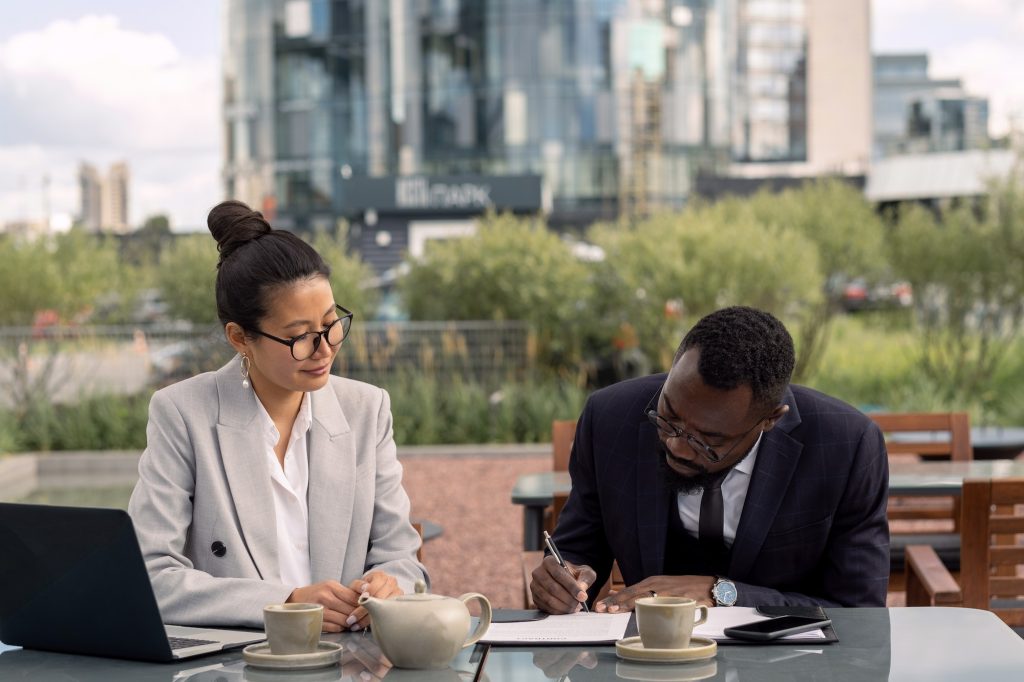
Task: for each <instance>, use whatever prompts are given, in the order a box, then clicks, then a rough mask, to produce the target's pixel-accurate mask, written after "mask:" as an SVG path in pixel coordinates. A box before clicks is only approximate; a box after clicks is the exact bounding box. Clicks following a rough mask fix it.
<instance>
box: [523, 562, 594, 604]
mask: <svg viewBox="0 0 1024 682" xmlns="http://www.w3.org/2000/svg"><path fill="white" fill-rule="evenodd" d="M565 565H566V566H567V567H568V569H569V570H568V571H567V570H565V569H564V568H562V567H561V566H559V565H558V562H557V561H556V560H555V557H553V556H551V555H548V556H546V557H544V561H542V562H541V564H540V566H538V567H537V568H535V569H533V579H532V580H531V581H530V592H531V593H532V594H533V603H534V604H536V605H537V608H539V609H540V610H541V611H546V612H547V613H575V612H576V611H579V610H580V609H581V608H583V602H585V601H587V590H588V589H589V588H590V586H591V585H593V584H594V580H596V579H597V574H596V573H594V569H592V568H591V567H590V566H574V565H573V564H570V563H569V562H568V561H567V562H565Z"/></svg>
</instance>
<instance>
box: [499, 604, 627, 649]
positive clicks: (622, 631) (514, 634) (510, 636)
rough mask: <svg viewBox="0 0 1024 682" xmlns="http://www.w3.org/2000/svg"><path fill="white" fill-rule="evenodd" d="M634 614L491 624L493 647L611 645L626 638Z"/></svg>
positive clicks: (590, 615)
mask: <svg viewBox="0 0 1024 682" xmlns="http://www.w3.org/2000/svg"><path fill="white" fill-rule="evenodd" d="M631 615H633V614H631V613H586V612H583V611H580V612H579V613H570V614H567V615H564V616H548V617H547V618H542V619H541V620H531V621H526V622H523V623H491V627H489V628H487V634H485V635H484V636H483V639H481V640H480V641H481V642H490V643H491V644H608V643H611V642H614V641H615V640H618V639H622V638H623V637H625V636H626V627H627V626H628V625H629V617H630V616H631Z"/></svg>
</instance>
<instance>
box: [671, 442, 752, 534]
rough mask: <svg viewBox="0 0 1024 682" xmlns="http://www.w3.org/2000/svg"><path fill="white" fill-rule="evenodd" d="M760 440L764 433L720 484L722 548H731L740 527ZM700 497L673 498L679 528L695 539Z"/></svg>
mask: <svg viewBox="0 0 1024 682" xmlns="http://www.w3.org/2000/svg"><path fill="white" fill-rule="evenodd" d="M762 438H764V431H762V432H761V435H759V436H758V437H757V442H756V443H754V447H752V448H751V449H750V454H749V455H747V456H746V457H745V458H744V459H743V461H741V462H740V463H739V464H737V465H736V466H734V467H733V468H732V470H731V471H730V472H729V474H728V475H727V476H726V477H725V480H724V481H722V512H723V514H722V515H723V528H722V538H723V540H724V541H725V546H726V547H730V548H731V547H732V543H733V540H735V539H736V528H737V527H738V526H739V525H740V515H741V514H743V503H744V502H745V501H746V499H747V488H749V487H750V475H751V474H752V473H753V471H754V462H756V461H757V451H758V450H759V449H760V447H761V439H762ZM702 497H704V491H698V492H695V493H692V494H689V495H687V494H685V493H679V494H678V495H677V496H676V502H677V504H678V505H679V518H681V519H682V521H683V528H684V529H685V530H686V532H687V533H689V534H690V535H691V536H692V537H697V536H698V531H699V528H700V501H701V498H702Z"/></svg>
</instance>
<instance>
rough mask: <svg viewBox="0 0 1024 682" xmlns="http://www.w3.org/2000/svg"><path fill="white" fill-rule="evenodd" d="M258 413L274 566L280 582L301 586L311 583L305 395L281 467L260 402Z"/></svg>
mask: <svg viewBox="0 0 1024 682" xmlns="http://www.w3.org/2000/svg"><path fill="white" fill-rule="evenodd" d="M256 402H257V403H259V414H260V418H261V419H262V421H263V429H264V433H265V434H266V441H265V442H266V444H267V448H266V457H267V462H268V464H269V466H270V478H271V485H270V489H271V490H272V491H273V494H274V516H275V517H276V518H277V563H278V566H279V567H280V569H281V575H280V578H281V582H282V583H284V584H285V585H292V586H294V587H305V586H306V585H309V584H310V583H311V582H312V577H311V576H312V570H311V569H310V565H309V503H308V502H307V499H306V491H307V489H308V488H309V448H308V447H307V443H308V440H307V439H306V434H307V433H308V432H309V427H310V426H311V425H312V423H313V415H312V409H311V407H310V401H309V394H308V393H305V394H303V396H302V404H301V405H300V406H299V413H298V414H297V415H296V416H295V423H294V424H292V433H291V437H290V438H289V439H288V446H287V448H286V449H285V453H284V467H283V468H282V466H281V463H280V462H279V461H278V460H277V453H275V452H274V446H275V445H277V442H278V441H279V440H280V439H281V433H280V432H279V431H278V430H277V427H276V426H274V420H273V419H271V418H270V415H269V414H268V413H267V410H266V408H265V407H263V403H261V402H259V399H258V398H257V400H256Z"/></svg>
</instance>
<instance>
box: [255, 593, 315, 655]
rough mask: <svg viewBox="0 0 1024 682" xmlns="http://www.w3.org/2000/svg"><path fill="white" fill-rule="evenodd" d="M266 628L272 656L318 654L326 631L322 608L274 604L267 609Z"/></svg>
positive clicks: (265, 614) (265, 610)
mask: <svg viewBox="0 0 1024 682" xmlns="http://www.w3.org/2000/svg"><path fill="white" fill-rule="evenodd" d="M263 626H264V628H265V629H266V631H267V641H268V642H269V643H270V653H272V654H274V655H288V654H309V653H313V652H314V651H316V650H317V646H318V645H319V643H320V631H321V630H322V629H323V627H324V607H323V606H321V605H320V604H303V603H295V604H270V605H269V606H264V607H263Z"/></svg>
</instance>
